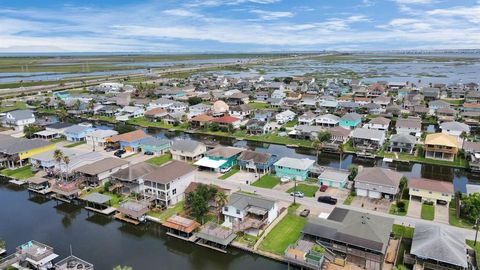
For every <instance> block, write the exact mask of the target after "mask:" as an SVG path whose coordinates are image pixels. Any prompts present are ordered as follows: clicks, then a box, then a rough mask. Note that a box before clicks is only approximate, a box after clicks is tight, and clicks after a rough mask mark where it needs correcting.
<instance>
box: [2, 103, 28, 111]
mask: <svg viewBox="0 0 480 270" xmlns="http://www.w3.org/2000/svg"><path fill="white" fill-rule="evenodd" d="M26 108H27V104H26V103H25V102H23V101H15V102H14V103H10V102H7V101H3V102H2V104H1V106H0V113H3V112H9V111H13V110H25V109H26Z"/></svg>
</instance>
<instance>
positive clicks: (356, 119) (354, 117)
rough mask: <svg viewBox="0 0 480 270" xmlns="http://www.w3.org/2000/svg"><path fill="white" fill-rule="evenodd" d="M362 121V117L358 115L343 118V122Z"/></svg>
mask: <svg viewBox="0 0 480 270" xmlns="http://www.w3.org/2000/svg"><path fill="white" fill-rule="evenodd" d="M361 119H362V116H361V115H360V114H358V113H347V114H345V115H344V116H342V118H341V120H344V121H358V120H361Z"/></svg>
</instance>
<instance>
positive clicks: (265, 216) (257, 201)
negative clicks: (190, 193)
mask: <svg viewBox="0 0 480 270" xmlns="http://www.w3.org/2000/svg"><path fill="white" fill-rule="evenodd" d="M222 215H223V216H224V220H225V221H224V223H223V224H222V225H223V226H225V227H227V228H231V229H233V230H234V231H237V232H238V231H240V232H244V233H247V234H252V235H258V234H259V233H260V231H261V230H264V229H265V228H266V227H267V226H268V225H269V224H271V223H272V222H273V221H274V220H275V219H276V218H277V216H278V205H277V202H276V201H273V200H270V199H267V198H264V197H261V196H256V195H249V194H244V193H238V192H237V193H233V194H232V195H230V198H229V199H228V203H227V204H226V205H225V206H224V207H223V209H222Z"/></svg>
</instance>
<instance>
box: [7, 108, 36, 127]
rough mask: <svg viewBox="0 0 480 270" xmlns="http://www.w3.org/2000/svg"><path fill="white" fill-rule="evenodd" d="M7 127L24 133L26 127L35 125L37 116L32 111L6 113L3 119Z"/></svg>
mask: <svg viewBox="0 0 480 270" xmlns="http://www.w3.org/2000/svg"><path fill="white" fill-rule="evenodd" d="M2 122H3V124H4V125H5V126H8V127H12V128H15V130H19V131H22V130H23V129H24V128H25V126H27V125H31V124H34V123H35V115H34V114H33V111H31V110H15V111H10V112H7V113H5V116H4V117H3V119H2Z"/></svg>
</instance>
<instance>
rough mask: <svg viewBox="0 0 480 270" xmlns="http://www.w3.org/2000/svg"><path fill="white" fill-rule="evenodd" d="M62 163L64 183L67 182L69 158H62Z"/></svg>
mask: <svg viewBox="0 0 480 270" xmlns="http://www.w3.org/2000/svg"><path fill="white" fill-rule="evenodd" d="M63 163H65V166H66V168H65V181H68V164H70V158H69V157H68V156H63Z"/></svg>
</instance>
